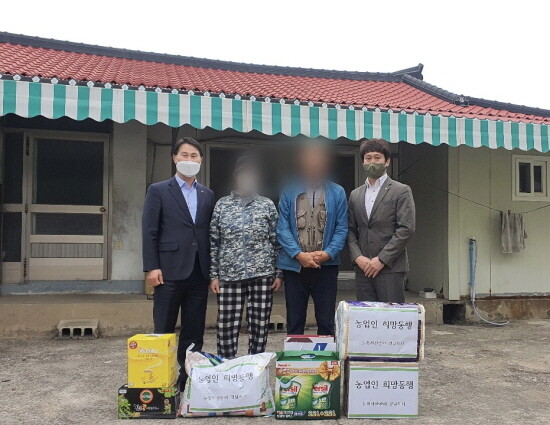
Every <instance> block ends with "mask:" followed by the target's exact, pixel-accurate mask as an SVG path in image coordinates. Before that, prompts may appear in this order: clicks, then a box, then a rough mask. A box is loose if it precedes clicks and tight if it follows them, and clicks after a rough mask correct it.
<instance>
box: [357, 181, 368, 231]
mask: <svg viewBox="0 0 550 425" xmlns="http://www.w3.org/2000/svg"><path fill="white" fill-rule="evenodd" d="M366 191H367V184H366V183H365V184H364V185H363V186H361V189H360V190H359V201H360V202H361V204H360V205H361V217H363V220H364V221H365V223H368V222H369V217H368V216H367V207H366V205H365V192H366Z"/></svg>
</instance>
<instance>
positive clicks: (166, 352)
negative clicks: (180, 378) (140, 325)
mask: <svg viewBox="0 0 550 425" xmlns="http://www.w3.org/2000/svg"><path fill="white" fill-rule="evenodd" d="M177 371H178V369H177V346H176V335H175V334H138V335H134V336H133V337H131V338H129V339H128V388H166V387H172V386H174V384H175V383H176V380H177Z"/></svg>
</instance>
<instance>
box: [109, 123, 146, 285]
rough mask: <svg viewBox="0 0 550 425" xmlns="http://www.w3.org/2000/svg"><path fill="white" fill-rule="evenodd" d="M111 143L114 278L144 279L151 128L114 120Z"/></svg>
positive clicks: (112, 273)
mask: <svg viewBox="0 0 550 425" xmlns="http://www.w3.org/2000/svg"><path fill="white" fill-rule="evenodd" d="M112 138H113V139H112V146H111V158H112V164H111V170H112V171H111V172H112V174H111V178H112V182H111V188H112V192H111V193H112V195H111V199H112V203H111V211H112V214H111V220H112V222H111V239H112V256H111V279H112V280H143V266H142V258H141V214H142V211H143V201H144V199H145V188H146V186H145V179H146V174H147V173H146V164H147V127H146V126H145V125H143V124H141V123H139V122H137V121H130V122H128V123H125V124H117V123H114V128H113V136H112Z"/></svg>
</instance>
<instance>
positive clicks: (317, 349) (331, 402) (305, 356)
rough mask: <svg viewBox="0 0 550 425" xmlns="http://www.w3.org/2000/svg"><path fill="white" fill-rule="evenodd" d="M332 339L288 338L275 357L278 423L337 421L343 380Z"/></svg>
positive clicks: (325, 337) (296, 336) (276, 413)
mask: <svg viewBox="0 0 550 425" xmlns="http://www.w3.org/2000/svg"><path fill="white" fill-rule="evenodd" d="M335 348H336V344H335V342H334V337H332V336H318V335H288V336H287V338H286V339H285V343H284V351H283V352H281V353H280V354H279V356H278V357H277V363H276V377H277V379H276V383H275V416H276V418H277V419H337V418H339V417H340V381H341V376H342V370H341V363H340V359H339V356H338V353H337V352H336V351H334V349H335Z"/></svg>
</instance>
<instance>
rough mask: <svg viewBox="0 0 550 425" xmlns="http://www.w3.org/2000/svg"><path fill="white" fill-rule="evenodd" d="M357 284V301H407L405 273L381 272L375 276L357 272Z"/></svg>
mask: <svg viewBox="0 0 550 425" xmlns="http://www.w3.org/2000/svg"><path fill="white" fill-rule="evenodd" d="M355 285H356V286H355V289H356V295H357V301H380V302H385V303H404V302H405V273H381V274H379V275H378V276H376V277H374V278H373V277H366V276H365V274H364V273H362V272H355Z"/></svg>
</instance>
